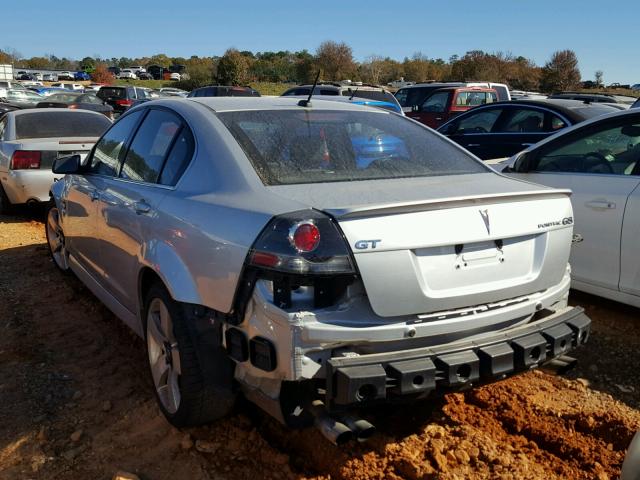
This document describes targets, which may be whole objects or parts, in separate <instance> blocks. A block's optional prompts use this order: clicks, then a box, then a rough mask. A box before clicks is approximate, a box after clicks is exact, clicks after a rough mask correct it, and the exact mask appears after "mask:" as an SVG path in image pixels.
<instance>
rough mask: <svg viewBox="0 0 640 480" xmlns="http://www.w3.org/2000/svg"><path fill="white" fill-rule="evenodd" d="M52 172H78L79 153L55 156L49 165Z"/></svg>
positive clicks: (62, 173) (63, 173)
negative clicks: (60, 156)
mask: <svg viewBox="0 0 640 480" xmlns="http://www.w3.org/2000/svg"><path fill="white" fill-rule="evenodd" d="M51 170H52V171H53V173H58V174H61V175H65V174H67V173H78V172H79V171H80V155H71V156H69V157H62V158H56V159H55V160H54V162H53V166H52V167H51Z"/></svg>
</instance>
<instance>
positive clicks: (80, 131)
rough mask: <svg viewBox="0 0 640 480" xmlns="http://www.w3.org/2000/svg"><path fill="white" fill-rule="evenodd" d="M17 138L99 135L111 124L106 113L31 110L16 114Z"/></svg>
mask: <svg viewBox="0 0 640 480" xmlns="http://www.w3.org/2000/svg"><path fill="white" fill-rule="evenodd" d="M15 120H16V140H20V139H25V138H59V137H99V136H101V135H102V134H103V133H104V132H105V131H106V130H107V128H109V126H110V125H111V122H110V121H109V120H108V119H107V117H105V116H104V115H96V114H93V113H89V112H87V113H84V112H79V111H69V112H29V113H25V114H23V115H16V117H15Z"/></svg>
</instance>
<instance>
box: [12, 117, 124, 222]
mask: <svg viewBox="0 0 640 480" xmlns="http://www.w3.org/2000/svg"><path fill="white" fill-rule="evenodd" d="M110 126H111V120H109V119H108V118H107V117H106V116H104V115H102V114H100V113H96V112H90V111H87V110H68V109H64V108H43V109H40V108H35V109H29V110H16V111H13V112H9V113H6V114H5V115H4V116H2V117H0V213H7V212H8V211H10V209H11V207H12V206H13V205H16V204H24V203H27V204H35V203H39V202H48V201H49V190H50V188H51V184H52V183H53V182H54V181H56V180H58V179H60V178H61V177H62V175H54V173H53V172H52V171H51V166H52V165H53V162H54V160H56V159H57V158H59V157H64V156H67V155H74V154H78V155H80V156H81V157H83V158H84V157H85V156H86V155H87V153H89V150H91V148H92V147H93V145H94V143H95V142H96V141H97V140H98V138H99V137H100V136H101V135H102V134H103V133H104V132H105V130H107V128H109V127H110Z"/></svg>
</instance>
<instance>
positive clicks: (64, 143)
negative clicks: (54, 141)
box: [58, 137, 100, 145]
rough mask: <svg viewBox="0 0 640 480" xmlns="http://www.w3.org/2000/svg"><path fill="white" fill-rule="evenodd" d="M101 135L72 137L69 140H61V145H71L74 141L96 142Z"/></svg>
mask: <svg viewBox="0 0 640 480" xmlns="http://www.w3.org/2000/svg"><path fill="white" fill-rule="evenodd" d="M99 138H100V137H84V138H72V139H69V140H60V141H59V142H58V144H60V145H70V144H74V143H96V142H97V141H98V139H99Z"/></svg>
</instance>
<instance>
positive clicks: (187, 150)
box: [158, 126, 195, 186]
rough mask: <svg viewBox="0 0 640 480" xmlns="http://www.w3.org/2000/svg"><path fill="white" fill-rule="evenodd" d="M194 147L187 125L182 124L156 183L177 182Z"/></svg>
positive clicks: (170, 183) (167, 183) (173, 183)
mask: <svg viewBox="0 0 640 480" xmlns="http://www.w3.org/2000/svg"><path fill="white" fill-rule="evenodd" d="M194 149H195V142H194V140H193V135H192V133H191V130H189V128H188V127H187V126H183V127H182V130H181V131H180V133H179V134H178V137H177V138H176V140H175V141H174V142H173V147H172V148H171V151H170V152H169V155H168V156H167V161H166V162H165V163H164V166H163V167H162V173H160V179H159V180H158V183H161V184H162V185H171V186H172V185H175V184H176V183H178V180H179V179H180V177H181V176H182V174H183V172H184V171H185V170H186V168H187V165H189V161H190V160H191V157H193V151H194Z"/></svg>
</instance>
